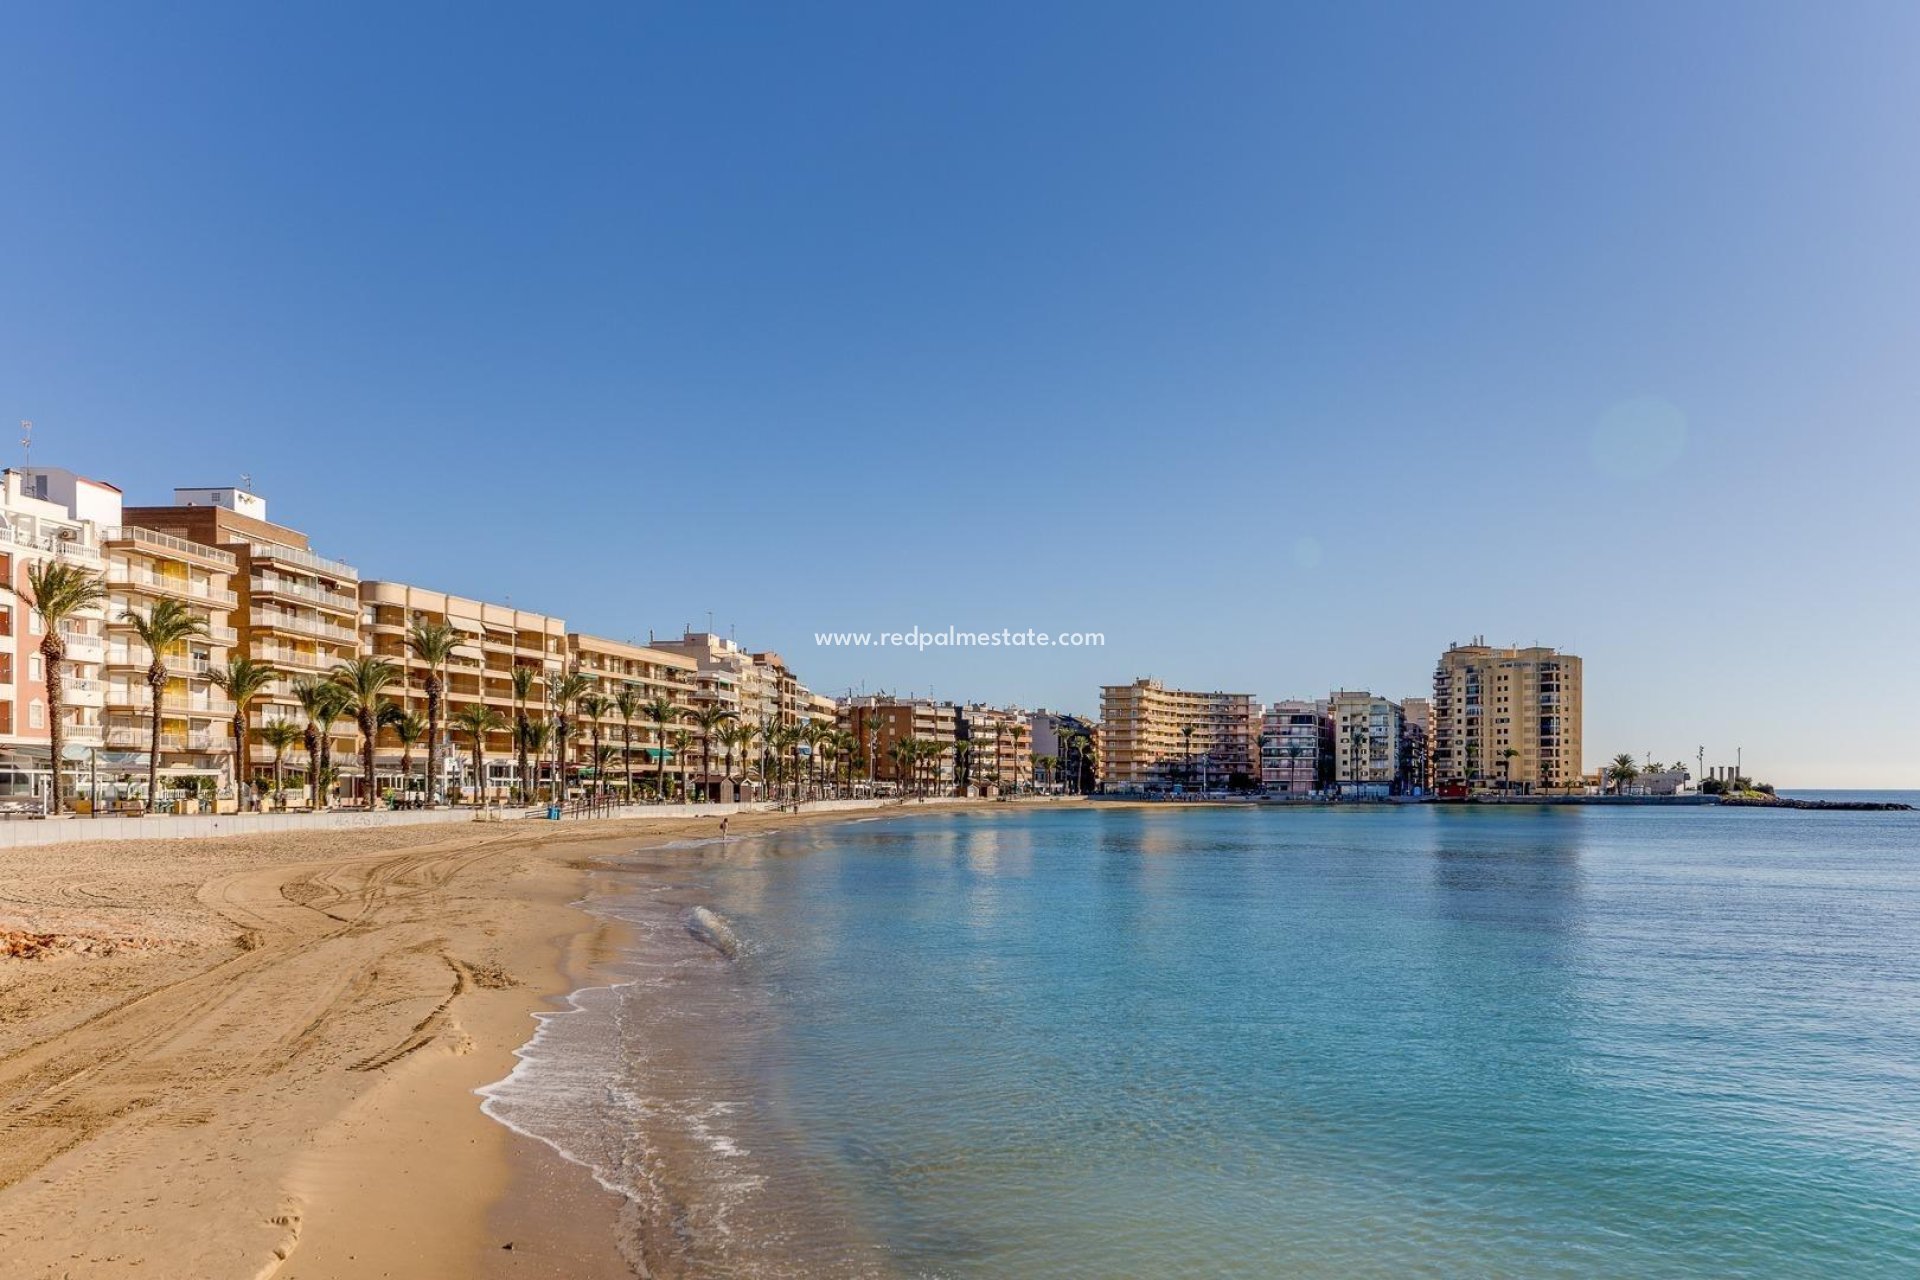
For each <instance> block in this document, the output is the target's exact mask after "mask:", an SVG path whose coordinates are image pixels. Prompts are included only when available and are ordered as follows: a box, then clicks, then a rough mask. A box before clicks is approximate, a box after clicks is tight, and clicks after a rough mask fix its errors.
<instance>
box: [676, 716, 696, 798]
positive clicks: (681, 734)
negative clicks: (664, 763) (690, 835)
mask: <svg viewBox="0 0 1920 1280" xmlns="http://www.w3.org/2000/svg"><path fill="white" fill-rule="evenodd" d="M692 745H693V733H692V731H691V730H687V729H675V730H674V731H673V771H674V772H675V773H677V774H679V775H680V802H681V803H682V804H685V803H686V799H687V762H688V761H689V760H691V759H692V758H693V752H692V751H691V750H689V749H688V748H690V747H691V746H692Z"/></svg>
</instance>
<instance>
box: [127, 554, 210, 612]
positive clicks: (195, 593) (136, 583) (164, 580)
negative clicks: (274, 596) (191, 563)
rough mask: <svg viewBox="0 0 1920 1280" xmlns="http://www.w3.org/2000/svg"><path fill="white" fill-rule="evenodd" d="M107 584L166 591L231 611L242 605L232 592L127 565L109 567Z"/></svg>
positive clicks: (208, 584)
mask: <svg viewBox="0 0 1920 1280" xmlns="http://www.w3.org/2000/svg"><path fill="white" fill-rule="evenodd" d="M107 584H108V585H109V586H126V587H141V588H144V589H146V590H149V591H164V592H166V593H167V594H169V595H176V596H185V597H187V598H188V599H190V600H205V601H207V602H209V603H211V604H218V605H224V606H225V607H227V608H229V609H231V608H233V606H234V605H236V604H238V603H240V597H239V596H237V595H235V594H234V593H233V592H231V591H225V590H221V589H220V588H217V587H214V586H213V585H211V584H210V583H205V582H198V581H195V580H194V579H192V578H170V577H168V576H167V575H166V574H163V573H142V572H141V571H140V570H138V569H132V568H129V567H127V566H126V565H119V564H115V565H108V566H107Z"/></svg>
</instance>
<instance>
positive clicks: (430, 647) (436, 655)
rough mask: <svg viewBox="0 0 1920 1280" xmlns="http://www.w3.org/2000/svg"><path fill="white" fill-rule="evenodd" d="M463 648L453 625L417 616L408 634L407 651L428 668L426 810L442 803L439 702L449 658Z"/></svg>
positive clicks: (442, 771)
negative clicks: (442, 678) (443, 674)
mask: <svg viewBox="0 0 1920 1280" xmlns="http://www.w3.org/2000/svg"><path fill="white" fill-rule="evenodd" d="M459 647H460V633H459V632H458V631H455V630H454V629H453V627H452V625H451V624H449V623H445V622H435V621H433V620H432V619H431V618H425V617H420V616H417V615H416V616H415V617H414V620H413V626H412V627H411V628H410V629H409V630H408V632H407V649H408V651H409V652H410V653H412V654H413V656H414V657H415V658H416V659H417V660H418V661H419V662H420V664H421V665H422V666H424V667H426V669H427V678H426V680H425V681H424V682H423V684H424V686H425V688H426V691H427V807H428V808H429V809H432V808H435V807H437V806H438V805H439V803H440V780H441V779H442V778H443V777H444V776H445V775H446V770H444V769H443V768H441V765H440V712H441V705H440V699H441V695H442V692H443V687H442V684H441V678H440V675H441V672H443V671H444V670H446V666H447V661H448V659H450V658H452V657H453V651H454V650H455V649H457V648H459Z"/></svg>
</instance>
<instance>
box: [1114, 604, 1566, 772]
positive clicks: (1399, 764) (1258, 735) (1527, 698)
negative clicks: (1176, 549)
mask: <svg viewBox="0 0 1920 1280" xmlns="http://www.w3.org/2000/svg"><path fill="white" fill-rule="evenodd" d="M1580 689H1581V669H1580V659H1579V658H1577V657H1575V656H1574V655H1572V654H1570V653H1562V652H1560V651H1559V650H1556V649H1548V648H1525V649H1522V648H1497V647H1494V646H1490V645H1488V644H1486V643H1485V642H1484V641H1483V640H1480V639H1475V640H1474V642H1473V643H1471V644H1464V645H1462V644H1453V645H1449V646H1447V650H1446V652H1444V653H1442V654H1441V655H1440V659H1439V662H1438V663H1437V664H1436V666H1435V668H1434V675H1433V693H1432V696H1431V697H1425V696H1422V697H1409V698H1402V699H1399V700H1397V701H1396V700H1395V699H1392V698H1388V697H1385V696H1383V695H1380V694H1376V693H1371V692H1368V691H1366V690H1356V689H1337V690H1335V691H1333V692H1332V693H1330V694H1328V695H1327V696H1326V697H1324V698H1297V699H1288V700H1284V701H1280V702H1275V703H1272V704H1270V705H1268V706H1265V707H1262V706H1261V705H1260V704H1259V703H1257V702H1256V701H1255V700H1254V698H1253V695H1251V694H1245V693H1220V692H1212V693H1201V692H1195V691H1192V690H1185V689H1170V688H1167V687H1166V686H1165V685H1163V684H1161V683H1160V682H1159V681H1157V680H1136V681H1134V682H1133V683H1132V684H1126V685H1108V686H1106V687H1105V688H1103V689H1102V690H1101V691H1100V716H1101V756H1100V768H1101V774H1102V777H1103V780H1104V782H1105V786H1106V788H1107V789H1108V790H1110V791H1139V792H1159V791H1170V790H1188V789H1193V790H1202V791H1209V790H1223V791H1227V790H1231V791H1251V790H1256V789H1257V790H1260V791H1264V792H1266V793H1268V794H1270V795H1275V796H1281V797H1291V798H1310V797H1311V798H1317V797H1323V796H1328V795H1338V796H1348V797H1353V796H1358V797H1376V796H1377V797H1385V796H1396V795H1420V796H1424V795H1437V796H1440V797H1443V798H1446V797H1457V796H1468V795H1476V794H1485V793H1490V792H1501V793H1509V794H1524V795H1538V794H1566V793H1571V792H1576V791H1579V790H1581V789H1583V788H1584V787H1586V786H1588V785H1590V784H1591V780H1590V779H1587V778H1585V777H1583V775H1582V773H1581V761H1580V742H1581V702H1580Z"/></svg>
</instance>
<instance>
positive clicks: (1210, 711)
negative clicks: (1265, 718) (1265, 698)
mask: <svg viewBox="0 0 1920 1280" xmlns="http://www.w3.org/2000/svg"><path fill="white" fill-rule="evenodd" d="M1100 731H1101V743H1100V768H1101V773H1102V776H1103V779H1104V784H1103V785H1105V786H1106V787H1108V788H1109V789H1118V790H1142V789H1157V788H1161V787H1167V786H1171V785H1174V784H1182V785H1186V786H1195V787H1201V786H1204V787H1209V788H1217V787H1227V786H1232V785H1236V784H1237V785H1241V786H1251V785H1252V784H1253V782H1254V781H1255V779H1257V778H1258V777H1259V757H1258V754H1257V752H1258V745H1257V744H1258V742H1259V738H1260V707H1259V704H1258V703H1256V702H1255V701H1254V700H1253V695H1252V694H1249V693H1217V692H1216V693H1199V692H1194V691H1192V690H1187V689H1169V688H1167V687H1166V686H1165V685H1163V684H1161V683H1160V682H1159V681H1158V680H1144V679H1143V680H1136V681H1134V682H1133V683H1132V684H1116V685H1106V686H1103V687H1102V688H1101V690H1100Z"/></svg>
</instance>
